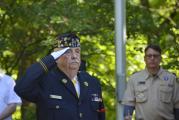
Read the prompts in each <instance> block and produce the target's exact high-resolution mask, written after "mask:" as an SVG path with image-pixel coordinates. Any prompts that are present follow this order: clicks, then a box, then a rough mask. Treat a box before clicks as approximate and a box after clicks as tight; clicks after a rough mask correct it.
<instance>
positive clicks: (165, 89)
mask: <svg viewBox="0 0 179 120" xmlns="http://www.w3.org/2000/svg"><path fill="white" fill-rule="evenodd" d="M172 91H173V86H172V85H168V84H167V85H166V84H161V85H160V100H161V101H162V102H164V103H170V102H171V100H172Z"/></svg>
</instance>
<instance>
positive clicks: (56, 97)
mask: <svg viewBox="0 0 179 120" xmlns="http://www.w3.org/2000/svg"><path fill="white" fill-rule="evenodd" d="M50 98H53V99H62V96H59V95H50Z"/></svg>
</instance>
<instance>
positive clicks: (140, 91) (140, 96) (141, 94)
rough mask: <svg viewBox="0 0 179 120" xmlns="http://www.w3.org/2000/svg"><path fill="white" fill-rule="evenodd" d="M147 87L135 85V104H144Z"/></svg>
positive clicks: (146, 97)
mask: <svg viewBox="0 0 179 120" xmlns="http://www.w3.org/2000/svg"><path fill="white" fill-rule="evenodd" d="M147 91H148V89H147V86H146V85H137V87H136V102H137V103H143V102H146V101H147V99H148V96H147Z"/></svg>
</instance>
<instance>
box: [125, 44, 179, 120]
mask: <svg viewBox="0 0 179 120" xmlns="http://www.w3.org/2000/svg"><path fill="white" fill-rule="evenodd" d="M144 61H145V63H146V68H145V69H144V70H142V71H140V72H137V73H135V74H133V75H132V76H131V77H130V79H129V81H128V84H127V89H126V91H125V94H124V98H123V104H124V118H125V120H131V116H132V113H133V110H134V109H135V110H136V119H137V120H179V118H178V116H179V86H178V83H177V80H176V76H175V75H174V74H172V73H170V72H168V71H166V70H164V69H162V67H160V62H161V49H160V47H159V46H157V45H148V46H147V47H146V49H145V57H144Z"/></svg>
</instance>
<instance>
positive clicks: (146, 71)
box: [145, 67, 163, 79]
mask: <svg viewBox="0 0 179 120" xmlns="http://www.w3.org/2000/svg"><path fill="white" fill-rule="evenodd" d="M162 72H163V68H162V67H160V69H159V71H158V73H157V75H156V76H158V77H161V74H162ZM151 76H152V75H151V74H150V73H149V71H148V70H147V68H145V79H148V78H149V77H151Z"/></svg>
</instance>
